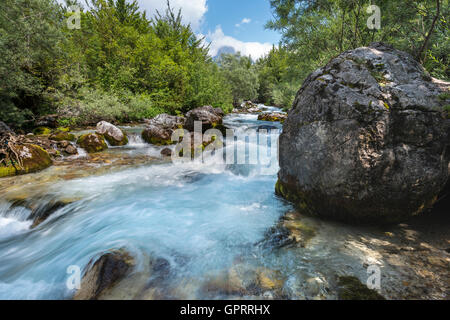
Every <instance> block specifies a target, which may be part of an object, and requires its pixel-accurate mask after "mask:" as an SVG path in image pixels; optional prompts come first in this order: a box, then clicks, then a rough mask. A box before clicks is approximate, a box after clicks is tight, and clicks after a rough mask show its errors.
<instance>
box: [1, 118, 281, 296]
mask: <svg viewBox="0 0 450 320" xmlns="http://www.w3.org/2000/svg"><path fill="white" fill-rule="evenodd" d="M226 125H227V126H228V127H230V128H233V129H234V131H235V134H236V136H237V140H236V141H235V142H234V143H233V144H228V145H227V146H226V148H225V149H226V150H230V148H234V147H235V146H237V148H240V149H239V150H240V152H242V150H244V152H247V154H248V153H249V152H250V150H252V148H257V143H254V142H253V143H252V142H250V143H247V147H245V145H246V144H245V141H246V140H245V139H246V138H245V137H246V136H250V137H251V136H255V135H256V132H257V130H258V126H261V125H266V126H267V125H269V126H275V128H272V130H270V133H269V134H267V135H264V136H263V138H264V139H266V138H268V137H270V136H272V137H274V138H275V141H276V138H277V137H278V135H279V133H280V129H281V125H280V124H273V123H267V122H261V121H258V120H257V116H256V115H231V116H227V118H226ZM247 139H248V138H247ZM264 139H260V147H261V148H267V146H266V143H265V142H266V141H267V140H266V141H261V140H264ZM250 140H251V139H250ZM272 141H273V140H272ZM115 150H116V149H115ZM118 150H119V151H121V152H127V153H131V154H134V153H136V154H148V155H151V156H156V155H158V153H159V149H158V148H155V147H154V146H150V145H146V144H144V143H142V141H140V139H139V138H138V137H135V138H133V139H131V145H130V146H127V147H123V148H119V149H118ZM274 150H276V149H274ZM270 158H271V160H272V161H271V163H270V164H268V165H267V164H265V165H248V164H247V165H245V164H239V165H230V164H224V163H221V161H219V160H220V158H219V155H217V154H216V155H211V156H208V157H206V159H205V161H204V163H181V164H173V163H159V164H148V165H140V166H136V167H133V168H128V169H125V170H119V171H117V170H116V171H114V170H113V171H111V172H108V173H104V174H101V175H94V176H88V177H84V178H79V179H73V180H69V181H59V182H57V183H55V184H52V185H50V186H49V187H48V189H46V190H45V191H44V192H42V190H40V191H41V193H43V194H44V195H43V199H42V201H48V199H52V197H53V198H55V197H77V198H79V199H81V200H79V201H76V202H74V203H71V204H70V205H68V206H66V207H64V208H62V209H60V210H58V211H57V212H55V213H54V214H53V215H52V216H51V217H50V218H49V219H48V220H47V221H45V222H44V223H43V224H41V225H40V226H39V227H37V228H35V229H32V230H30V229H29V226H30V224H31V222H30V221H27V220H26V219H27V216H28V215H29V213H30V211H29V210H28V209H25V208H22V207H16V208H14V209H13V208H11V207H10V206H9V204H7V203H3V204H2V205H1V206H0V261H1V262H0V299H65V298H71V297H72V295H73V293H74V292H73V291H70V290H69V289H67V287H66V280H67V277H68V274H67V272H66V271H67V268H68V267H69V266H71V265H77V266H80V268H81V269H83V268H84V267H85V266H86V265H87V264H88V262H89V261H90V260H91V259H92V258H93V257H96V256H98V255H100V254H101V253H102V252H104V251H105V250H110V249H114V248H124V247H125V248H127V250H128V251H130V252H131V253H132V254H133V255H134V256H135V257H136V259H137V260H138V261H139V264H141V265H144V264H145V263H146V262H145V261H146V260H145V257H148V256H153V257H158V258H164V259H166V260H167V261H169V262H170V270H171V271H170V277H171V278H172V279H173V280H174V281H176V279H184V278H198V279H201V278H202V277H205V276H206V275H208V274H210V273H212V272H215V271H219V270H223V269H226V268H229V266H230V265H231V264H232V263H233V261H235V260H236V259H238V258H239V257H242V256H253V257H255V258H256V259H264V258H263V255H264V254H265V252H264V250H262V249H261V248H260V247H259V246H257V245H256V244H257V243H259V242H260V241H261V240H263V239H264V236H265V234H266V232H267V231H268V229H269V228H270V227H272V226H274V225H275V224H276V222H277V221H278V219H279V218H280V216H281V215H283V214H284V213H285V212H286V211H287V210H289V206H288V205H287V204H286V203H285V202H283V201H281V200H280V199H278V198H277V197H276V196H275V195H274V185H275V182H276V174H277V171H278V161H277V154H276V152H272V153H271V154H270ZM138 268H139V265H138Z"/></svg>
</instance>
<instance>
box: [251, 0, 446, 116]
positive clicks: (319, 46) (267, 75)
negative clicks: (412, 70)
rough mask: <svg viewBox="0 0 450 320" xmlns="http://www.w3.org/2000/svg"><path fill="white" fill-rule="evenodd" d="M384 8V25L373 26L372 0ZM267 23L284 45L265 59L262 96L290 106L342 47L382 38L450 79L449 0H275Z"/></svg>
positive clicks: (382, 19)
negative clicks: (370, 24) (308, 80)
mask: <svg viewBox="0 0 450 320" xmlns="http://www.w3.org/2000/svg"><path fill="white" fill-rule="evenodd" d="M371 3H372V4H374V5H377V6H379V8H380V10H381V29H379V30H377V29H373V30H371V29H369V28H368V27H367V20H368V18H369V17H370V16H371V14H368V13H367V8H368V6H369V4H371ZM270 4H271V7H272V10H273V13H274V19H273V20H272V21H269V22H268V23H267V27H268V28H269V29H272V30H276V31H279V32H280V33H281V34H282V44H281V48H274V49H273V50H272V52H271V53H270V54H269V55H268V56H267V57H266V58H264V59H262V60H261V61H260V62H259V64H260V65H261V66H262V67H261V68H260V70H261V74H263V76H261V75H260V78H261V79H267V80H262V81H263V82H262V83H261V90H260V100H261V101H263V102H266V101H268V102H272V103H274V104H279V105H281V106H284V107H288V106H289V107H290V105H291V103H292V101H293V99H294V96H295V91H296V90H298V88H299V87H300V84H301V83H302V82H303V81H304V80H305V78H306V77H307V76H308V75H309V74H310V73H311V72H312V71H314V70H316V69H317V68H319V67H321V66H323V65H325V64H326V63H327V62H328V61H329V60H330V59H331V58H333V57H335V56H337V55H338V54H339V53H341V52H343V51H346V50H351V49H355V48H358V47H362V46H367V45H369V44H370V43H371V42H375V41H382V42H385V43H390V44H392V45H393V46H394V47H395V48H397V49H399V50H403V51H406V52H408V53H410V54H411V55H412V56H413V57H414V58H415V59H416V60H418V61H419V62H421V63H422V64H423V66H424V67H425V69H427V70H428V71H429V72H430V74H431V75H432V76H434V77H436V78H439V79H444V80H449V79H450V70H449V68H448V65H449V55H448V52H449V51H450V40H449V33H448V32H449V27H448V24H449V21H448V17H449V16H450V12H449V10H450V6H449V4H448V0H411V1H367V0H270Z"/></svg>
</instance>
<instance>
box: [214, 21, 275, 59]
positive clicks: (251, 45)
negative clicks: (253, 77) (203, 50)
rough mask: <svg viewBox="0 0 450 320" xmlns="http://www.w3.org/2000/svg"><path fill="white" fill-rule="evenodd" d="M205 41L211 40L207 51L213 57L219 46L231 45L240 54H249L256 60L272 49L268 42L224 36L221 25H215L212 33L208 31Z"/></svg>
mask: <svg viewBox="0 0 450 320" xmlns="http://www.w3.org/2000/svg"><path fill="white" fill-rule="evenodd" d="M206 41H208V42H211V46H210V51H209V53H210V55H211V56H213V57H214V56H216V55H217V52H218V51H219V49H220V48H222V47H233V48H234V50H236V51H239V52H240V53H241V54H242V55H245V56H251V57H252V58H253V59H255V60H256V59H258V58H261V57H262V56H264V55H265V54H267V53H268V52H269V51H270V50H271V49H272V44H271V43H268V42H266V43H261V42H243V41H240V40H238V39H235V38H233V37H230V36H226V35H225V34H224V33H223V30H222V27H221V26H217V27H216V30H215V31H214V32H213V33H211V32H209V33H208V35H207V36H206Z"/></svg>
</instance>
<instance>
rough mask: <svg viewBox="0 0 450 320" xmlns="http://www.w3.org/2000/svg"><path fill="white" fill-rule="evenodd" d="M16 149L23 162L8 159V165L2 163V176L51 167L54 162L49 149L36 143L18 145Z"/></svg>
mask: <svg viewBox="0 0 450 320" xmlns="http://www.w3.org/2000/svg"><path fill="white" fill-rule="evenodd" d="M15 151H16V152H17V155H18V156H19V158H20V159H21V162H22V163H15V162H14V163H13V162H11V161H8V162H6V165H0V178H2V177H7V176H13V175H16V174H26V173H33V172H37V171H40V170H44V169H46V168H48V167H50V166H51V165H52V163H53V162H52V159H51V158H50V155H49V154H48V153H47V151H45V150H44V149H42V148H41V147H40V146H37V145H34V144H23V145H18V146H16V148H15Z"/></svg>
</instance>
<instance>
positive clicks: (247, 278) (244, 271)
mask: <svg viewBox="0 0 450 320" xmlns="http://www.w3.org/2000/svg"><path fill="white" fill-rule="evenodd" d="M258 281H259V280H258V273H257V271H256V270H255V269H254V268H253V267H251V266H249V265H248V264H245V263H237V264H234V265H233V266H232V267H231V268H230V269H229V270H228V271H225V272H221V273H219V274H216V275H211V276H210V277H208V279H207V281H206V282H205V283H204V284H203V286H202V291H203V292H204V293H205V294H209V295H212V296H216V295H221V294H225V295H239V296H244V295H251V294H252V293H255V292H256V291H257V289H256V288H257V286H258Z"/></svg>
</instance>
